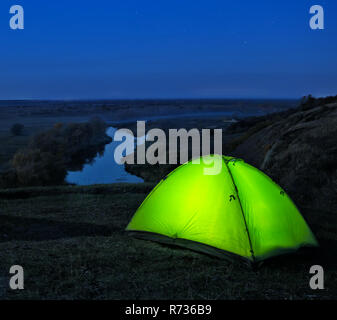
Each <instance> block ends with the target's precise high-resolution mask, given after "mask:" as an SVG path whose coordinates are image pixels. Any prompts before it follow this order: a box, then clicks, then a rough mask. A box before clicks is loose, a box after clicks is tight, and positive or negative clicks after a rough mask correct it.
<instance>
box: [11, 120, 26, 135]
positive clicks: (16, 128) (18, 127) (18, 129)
mask: <svg viewBox="0 0 337 320" xmlns="http://www.w3.org/2000/svg"><path fill="white" fill-rule="evenodd" d="M23 128H24V125H23V124H21V123H15V124H13V125H12V127H11V133H12V134H13V135H14V136H20V135H21V134H22V131H23Z"/></svg>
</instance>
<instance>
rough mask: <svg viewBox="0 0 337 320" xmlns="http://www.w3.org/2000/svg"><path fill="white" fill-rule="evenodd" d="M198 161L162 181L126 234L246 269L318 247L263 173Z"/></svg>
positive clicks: (230, 162)
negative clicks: (235, 261) (239, 262)
mask: <svg viewBox="0 0 337 320" xmlns="http://www.w3.org/2000/svg"><path fill="white" fill-rule="evenodd" d="M198 161H199V164H198V163H194V162H198ZM198 161H193V162H192V161H190V162H187V163H185V164H183V165H181V166H179V167H178V168H177V169H175V170H174V171H172V172H171V173H170V174H169V175H168V176H166V178H164V179H163V180H162V181H161V182H160V183H159V184H158V185H157V186H156V187H155V188H154V189H153V190H152V191H151V193H150V194H149V195H148V196H147V197H146V199H145V200H144V202H143V203H142V204H141V206H140V207H139V208H138V210H137V211H136V213H135V214H134V216H133V217H132V219H131V221H130V223H129V224H128V226H127V228H126V230H127V231H129V232H131V233H132V235H134V236H136V237H139V238H143V239H148V240H155V241H159V242H165V243H169V244H174V245H178V246H183V247H187V248H190V249H194V250H198V251H203V252H206V253H208V254H213V255H217V256H222V257H225V255H227V257H228V256H231V257H233V256H236V257H241V258H243V259H244V260H246V261H247V260H248V261H249V262H252V263H254V262H259V261H262V260H264V259H266V258H269V257H272V256H276V255H279V254H283V253H288V252H291V251H294V250H297V249H299V248H300V247H302V246H317V245H318V243H317V241H316V239H315V236H314V235H313V233H312V232H311V230H310V228H309V227H308V225H307V223H306V222H305V220H304V219H303V217H302V215H301V214H300V212H299V211H298V209H297V208H296V206H295V204H294V203H293V202H292V200H291V199H290V198H289V196H288V195H287V194H286V193H285V191H284V190H283V189H282V188H281V187H280V186H278V185H277V184H276V183H275V182H273V181H272V180H271V179H270V178H269V177H268V176H267V175H265V174H264V173H263V172H261V171H260V170H258V169H256V168H255V167H253V166H251V165H249V164H247V163H245V162H244V161H243V160H242V159H236V158H232V157H225V156H220V155H209V156H204V157H201V158H200V159H199V160H198ZM212 162H213V164H212V165H213V166H214V164H215V163H216V162H218V164H220V166H219V168H220V170H218V171H219V172H218V173H217V174H209V173H208V174H207V169H210V168H211V164H210V163H212ZM224 254H225V255H224Z"/></svg>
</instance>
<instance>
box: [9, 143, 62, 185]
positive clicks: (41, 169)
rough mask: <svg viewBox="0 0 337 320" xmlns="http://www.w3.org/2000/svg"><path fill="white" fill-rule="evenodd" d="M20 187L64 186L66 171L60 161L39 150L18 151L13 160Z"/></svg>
mask: <svg viewBox="0 0 337 320" xmlns="http://www.w3.org/2000/svg"><path fill="white" fill-rule="evenodd" d="M12 166H13V168H14V169H15V171H16V176H17V180H18V183H19V185H20V186H44V185H54V184H62V183H63V182H64V179H65V177H66V169H65V167H64V166H63V164H62V163H60V161H58V159H57V158H56V157H55V156H54V155H52V154H51V153H48V152H41V150H39V149H25V150H20V151H18V152H17V153H16V154H15V155H14V158H13V160H12Z"/></svg>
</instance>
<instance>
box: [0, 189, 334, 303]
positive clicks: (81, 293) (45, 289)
mask: <svg viewBox="0 0 337 320" xmlns="http://www.w3.org/2000/svg"><path fill="white" fill-rule="evenodd" d="M152 187H153V185H152V184H146V183H145V184H114V185H104V186H103V185H99V186H89V187H50V188H26V189H15V190H2V191H1V192H0V208H1V211H2V214H1V216H0V299H333V298H335V297H336V293H337V280H336V279H337V278H336V274H335V273H336V270H337V269H336V267H337V260H336V256H337V255H336V250H335V249H333V248H336V247H337V246H336V244H335V243H331V242H328V241H327V240H325V239H319V241H320V244H321V248H320V249H318V250H317V251H315V252H310V253H308V252H305V251H303V252H299V253H297V254H293V255H290V256H283V257H278V258H277V259H272V260H270V261H267V262H266V263H265V264H264V265H263V266H262V267H260V268H259V269H257V270H252V269H250V268H248V267H247V266H245V265H243V264H239V263H235V262H233V263H232V262H227V261H225V260H220V259H217V258H213V257H209V256H206V255H204V254H199V253H196V252H192V251H190V250H187V249H180V248H174V247H169V246H165V245H161V244H158V243H154V242H148V241H144V240H137V239H133V238H131V237H129V236H128V235H127V234H126V233H125V232H124V228H125V227H126V225H127V223H128V221H129V220H130V218H131V217H132V215H133V213H134V212H135V210H136V209H137V207H138V206H139V205H140V203H141V202H142V201H143V199H144V198H145V196H146V195H147V194H148V193H149V191H150V190H151V188H152ZM303 214H304V215H306V212H303ZM14 264H19V265H22V266H23V268H24V271H25V290H21V291H20V290H19V291H11V290H9V289H8V286H7V284H8V280H9V273H8V272H9V268H10V266H12V265H14ZM314 264H321V265H322V266H324V271H325V289H324V290H315V291H314V290H311V289H310V287H309V280H310V277H311V276H312V275H310V274H309V269H310V266H312V265H314Z"/></svg>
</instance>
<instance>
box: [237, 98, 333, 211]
mask: <svg viewBox="0 0 337 320" xmlns="http://www.w3.org/2000/svg"><path fill="white" fill-rule="evenodd" d="M331 100H332V99H331V97H329V99H327V100H324V99H320V100H319V101H318V100H314V102H312V101H311V102H310V103H303V104H302V105H301V106H300V107H299V108H297V109H294V110H291V111H290V112H288V113H286V114H283V115H278V116H275V117H274V118H271V119H270V120H269V121H270V124H269V125H267V126H265V127H264V128H262V129H261V130H259V131H257V132H256V133H254V134H252V135H251V136H250V137H248V138H247V139H246V140H244V141H243V142H242V143H241V144H239V145H238V146H237V147H236V148H235V149H234V150H233V151H232V155H234V156H237V157H241V158H243V159H244V160H245V161H246V162H248V163H250V164H252V165H254V166H256V167H258V168H260V169H261V170H262V171H264V172H265V173H266V174H268V175H269V176H270V177H271V178H272V179H273V180H274V181H276V182H277V183H279V184H280V185H281V186H282V187H283V188H284V189H285V190H287V192H288V193H289V194H290V195H291V196H292V197H293V198H294V200H295V201H296V203H297V204H299V205H301V206H304V207H308V208H315V209H318V210H323V211H329V212H333V213H337V212H336V211H337V97H336V99H335V102H332V101H331ZM317 101H318V103H317ZM327 102H328V103H327ZM261 121H265V119H263V118H261ZM232 129H233V128H232Z"/></svg>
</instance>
